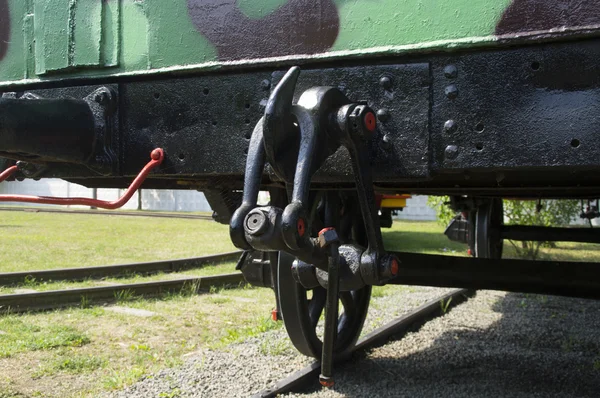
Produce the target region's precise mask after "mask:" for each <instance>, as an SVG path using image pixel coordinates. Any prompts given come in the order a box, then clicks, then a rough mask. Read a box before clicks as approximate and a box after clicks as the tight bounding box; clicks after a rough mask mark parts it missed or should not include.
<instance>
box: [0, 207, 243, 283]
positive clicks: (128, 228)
mask: <svg viewBox="0 0 600 398" xmlns="http://www.w3.org/2000/svg"><path fill="white" fill-rule="evenodd" d="M0 217H2V220H1V221H0V272H16V271H29V270H37V269H53V268H67V267H85V266H96V265H111V264H122V263H131V262H143V261H154V260H168V259H173V258H182V257H193V256H202V255H206V254H214V253H222V252H226V251H232V250H236V249H235V247H234V246H233V245H232V244H231V242H230V240H229V232H228V228H227V226H225V225H221V224H217V223H216V222H214V221H210V220H190V219H176V218H173V219H168V218H151V217H127V216H111V215H107V216H98V215H90V216H87V215H78V214H53V213H26V212H22V213H21V212H1V213H0Z"/></svg>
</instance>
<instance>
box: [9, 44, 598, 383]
mask: <svg viewBox="0 0 600 398" xmlns="http://www.w3.org/2000/svg"><path fill="white" fill-rule="evenodd" d="M15 90H19V91H15ZM599 108H600V40H598V39H589V40H584V41H576V42H564V43H558V44H557V43H550V44H536V45H530V46H521V47H506V48H502V49H495V50H480V51H472V50H471V51H464V52H456V53H452V54H448V53H438V54H433V55H431V54H429V55H422V56H413V57H403V58H375V59H368V60H367V59H365V58H362V59H357V60H346V61H344V63H343V64H327V63H314V62H313V63H306V64H302V65H301V69H300V68H298V67H293V65H286V64H280V65H278V66H277V69H257V68H255V69H248V70H245V71H244V72H242V73H240V72H239V70H238V71H235V72H234V71H231V72H227V71H225V72H222V73H212V74H206V75H202V76H197V75H192V74H190V75H185V76H184V75H178V76H170V77H169V78H165V77H161V78H155V77H154V78H152V77H145V78H105V79H104V80H102V81H100V80H89V81H86V80H71V81H65V82H61V81H58V80H53V81H49V82H48V83H36V85H32V86H28V87H19V88H15V89H12V90H11V89H6V90H5V92H4V94H3V95H2V98H1V99H0V156H2V157H4V158H6V161H5V162H4V163H5V166H7V167H8V166H10V165H12V164H13V163H14V161H16V160H18V161H19V164H18V166H19V172H18V174H17V178H18V179H21V178H48V177H55V178H63V179H66V180H69V181H72V182H76V183H79V184H82V185H85V186H88V187H120V188H122V187H126V186H127V185H128V183H129V181H130V180H131V177H133V176H135V174H136V173H137V171H139V169H140V168H141V167H142V166H143V165H144V164H145V163H146V162H147V160H148V154H149V153H150V152H151V151H152V150H153V149H155V148H162V149H163V151H164V155H165V157H164V161H163V162H162V164H161V165H160V166H158V167H157V168H156V169H155V170H154V172H153V173H152V174H151V175H150V176H149V178H148V179H147V180H146V181H145V182H144V185H143V188H169V189H197V190H201V191H203V192H205V194H206V196H207V198H208V200H209V201H210V203H211V206H212V207H213V209H214V210H215V212H216V214H215V218H216V219H217V220H218V221H220V222H222V223H227V224H230V231H231V238H232V240H233V242H234V244H235V245H236V246H237V247H239V248H241V249H244V250H246V252H245V254H244V256H243V258H242V259H241V260H240V263H239V267H240V269H242V271H243V272H244V275H245V276H246V278H247V280H248V281H249V282H251V283H254V284H257V285H259V286H267V287H272V288H273V289H274V291H275V293H276V297H277V306H278V308H279V311H280V314H281V316H282V317H283V320H284V322H285V326H286V329H287V330H288V333H289V335H290V337H291V339H292V341H293V343H294V345H295V346H296V348H298V350H299V351H300V352H302V353H303V354H306V355H310V356H315V357H321V358H322V383H323V384H326V385H327V384H330V383H331V379H330V378H331V367H332V364H333V360H334V357H335V355H338V354H340V353H343V352H344V351H346V350H348V349H349V348H350V347H351V346H352V345H353V344H354V343H355V341H356V339H357V338H358V335H359V334H360V330H361V328H362V324H363V322H364V319H365V316H366V313H367V309H368V305H369V299H370V292H371V286H373V285H382V284H415V285H428V286H441V287H466V288H486V289H501V290H509V291H520V292H532V293H547V294H559V295H567V296H578V297H587V298H598V297H599V296H600V279H599V278H598V271H597V264H595V263H572V262H559V261H536V262H530V261H523V260H507V259H501V253H502V240H503V239H509V238H510V239H516V240H519V239H521V240H563V241H569V240H572V241H580V242H594V243H600V232H599V230H597V229H585V230H577V232H574V231H572V230H566V229H560V228H548V229H544V228H538V227H525V226H510V227H508V226H503V225H502V224H503V216H502V202H501V200H500V198H503V197H504V198H506V197H510V198H535V199H538V198H582V199H584V198H587V199H595V198H597V197H599V196H600V172H599V171H600V143H599V142H598V134H599V132H600V112H598V109H599ZM9 159H10V160H9ZM260 190H268V191H269V192H270V194H271V203H270V204H269V205H268V206H259V205H258V204H257V197H258V193H259V191H260ZM376 193H377V194H388V193H389V194H394V193H415V194H443V195H450V196H452V197H453V203H454V204H455V206H456V209H457V210H461V211H463V212H465V213H468V214H469V215H470V216H469V223H468V226H467V230H468V233H467V235H468V238H467V240H468V241H469V243H470V245H471V246H472V248H473V249H474V254H475V258H466V257H447V256H436V255H425V254H414V253H401V252H394V253H391V252H387V251H386V250H385V248H384V245H383V241H382V236H381V231H380V225H379V217H378V213H377V208H376V205H375V194H376ZM339 303H341V305H342V307H343V311H342V310H341V309H340V308H338V307H339ZM323 311H325V322H324V332H323V338H322V339H321V338H320V337H319V334H318V333H317V329H318V321H319V318H320V317H321V315H322V313H323Z"/></svg>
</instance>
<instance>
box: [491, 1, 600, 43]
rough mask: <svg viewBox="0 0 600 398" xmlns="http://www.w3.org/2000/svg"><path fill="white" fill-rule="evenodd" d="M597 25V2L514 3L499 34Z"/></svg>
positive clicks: (599, 8)
mask: <svg viewBox="0 0 600 398" xmlns="http://www.w3.org/2000/svg"><path fill="white" fill-rule="evenodd" d="M595 24H600V1H598V0H514V1H513V3H512V4H511V5H510V6H509V7H508V8H507V9H506V11H504V14H503V15H502V18H501V19H500V22H498V25H497V26H496V34H497V35H503V34H510V33H517V32H531V31H536V30H549V29H555V28H563V27H575V26H587V25H595Z"/></svg>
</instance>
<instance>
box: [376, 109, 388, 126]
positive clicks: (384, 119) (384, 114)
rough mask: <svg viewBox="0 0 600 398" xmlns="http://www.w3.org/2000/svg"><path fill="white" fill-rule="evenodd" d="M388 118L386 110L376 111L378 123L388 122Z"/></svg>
mask: <svg viewBox="0 0 600 398" xmlns="http://www.w3.org/2000/svg"><path fill="white" fill-rule="evenodd" d="M390 118H391V115H390V112H389V111H388V110H387V109H380V110H378V111H377V119H379V121H380V122H382V123H385V122H387V121H388V120H390Z"/></svg>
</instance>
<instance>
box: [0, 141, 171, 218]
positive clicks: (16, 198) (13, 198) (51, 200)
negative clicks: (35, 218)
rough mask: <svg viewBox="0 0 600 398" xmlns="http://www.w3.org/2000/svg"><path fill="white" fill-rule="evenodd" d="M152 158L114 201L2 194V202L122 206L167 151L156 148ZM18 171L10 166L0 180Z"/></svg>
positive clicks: (0, 200)
mask: <svg viewBox="0 0 600 398" xmlns="http://www.w3.org/2000/svg"><path fill="white" fill-rule="evenodd" d="M150 157H151V159H152V160H150V161H149V162H148V164H146V166H144V168H143V169H142V171H140V173H139V174H138V175H137V177H135V180H133V182H132V183H131V185H130V186H129V188H127V191H125V193H124V194H123V196H121V197H120V198H119V199H118V200H116V201H114V202H108V201H105V200H98V199H91V198H55V197H51V196H31V195H0V202H26V203H40V204H46V205H82V206H91V207H99V208H101V209H109V210H114V209H118V208H119V207H122V206H123V205H125V203H127V202H128V201H129V199H131V197H132V196H133V194H134V193H135V191H137V190H138V188H139V187H140V185H142V183H143V182H144V180H145V179H146V177H148V174H150V172H151V171H152V169H154V168H155V167H157V166H158V165H160V164H161V163H162V161H163V159H164V158H165V153H164V151H163V150H162V149H161V148H156V149H155V150H153V151H152V153H151V154H150ZM16 171H17V166H12V167H9V168H8V169H6V170H4V171H3V172H2V174H0V182H2V181H4V180H6V179H7V178H8V177H10V176H11V175H12V174H14V173H15V172H16Z"/></svg>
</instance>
